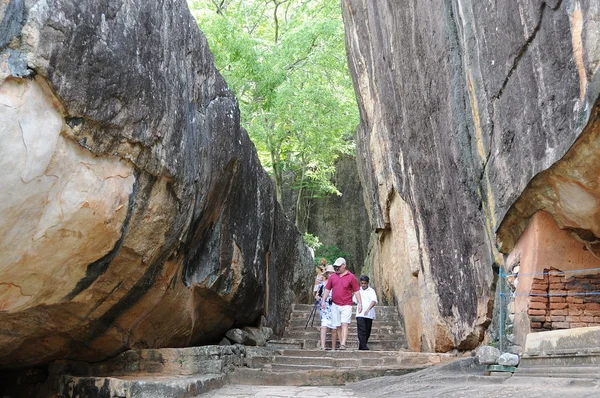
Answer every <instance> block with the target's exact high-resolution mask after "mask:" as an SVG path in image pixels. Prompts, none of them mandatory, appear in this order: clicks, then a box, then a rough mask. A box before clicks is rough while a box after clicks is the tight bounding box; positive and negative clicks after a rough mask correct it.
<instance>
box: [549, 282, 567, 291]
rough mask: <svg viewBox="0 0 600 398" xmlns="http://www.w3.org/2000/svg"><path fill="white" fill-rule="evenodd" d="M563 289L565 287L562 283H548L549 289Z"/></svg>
mask: <svg viewBox="0 0 600 398" xmlns="http://www.w3.org/2000/svg"><path fill="white" fill-rule="evenodd" d="M564 289H565V284H564V283H551V284H550V290H564Z"/></svg>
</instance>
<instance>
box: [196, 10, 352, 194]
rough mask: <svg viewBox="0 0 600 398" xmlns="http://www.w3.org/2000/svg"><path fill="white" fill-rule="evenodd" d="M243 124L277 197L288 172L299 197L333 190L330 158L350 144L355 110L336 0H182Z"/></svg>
mask: <svg viewBox="0 0 600 398" xmlns="http://www.w3.org/2000/svg"><path fill="white" fill-rule="evenodd" d="M188 4H189V6H190V10H191V11H192V13H193V14H194V16H195V17H196V19H197V21H198V24H199V26H200V29H201V30H202V31H203V32H204V33H205V34H206V36H207V38H208V41H209V45H210V47H211V51H212V52H213V54H214V56H215V63H216V65H217V67H218V68H219V70H220V71H221V73H222V74H223V76H224V78H225V80H226V81H227V83H228V85H229V87H230V88H231V89H232V90H233V91H234V92H235V94H236V96H237V98H238V100H239V102H240V110H241V115H242V124H243V126H244V127H245V128H246V130H247V131H248V133H249V135H250V138H251V139H252V140H253V142H254V144H255V145H256V147H257V150H258V152H259V157H260V159H261V162H262V164H263V166H264V167H265V168H266V169H267V170H268V171H269V172H270V173H271V175H272V176H273V177H274V179H275V183H276V186H277V190H278V191H277V193H278V199H279V200H280V201H281V187H282V184H283V176H284V175H289V173H293V175H294V176H295V180H294V186H293V188H294V189H297V190H298V191H299V193H298V194H299V196H300V197H302V198H304V197H316V196H327V195H330V194H333V193H338V194H339V192H338V191H337V189H336V188H335V187H334V186H333V184H332V183H331V176H332V173H333V171H334V162H335V159H336V158H337V157H338V156H339V155H340V154H343V153H352V152H353V151H354V141H353V131H354V128H355V127H356V125H357V124H358V109H357V105H356V98H355V95H354V91H353V88H352V82H351V79H350V75H349V72H348V68H347V64H346V56H345V44H344V30H343V24H342V19H341V9H340V4H339V1H337V0H188Z"/></svg>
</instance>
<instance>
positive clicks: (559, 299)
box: [550, 297, 567, 303]
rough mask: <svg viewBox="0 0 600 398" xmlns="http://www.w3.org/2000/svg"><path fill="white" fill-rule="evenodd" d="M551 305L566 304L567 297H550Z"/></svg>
mask: <svg viewBox="0 0 600 398" xmlns="http://www.w3.org/2000/svg"><path fill="white" fill-rule="evenodd" d="M550 302H551V303H566V302H567V297H550Z"/></svg>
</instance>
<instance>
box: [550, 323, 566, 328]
mask: <svg viewBox="0 0 600 398" xmlns="http://www.w3.org/2000/svg"><path fill="white" fill-rule="evenodd" d="M568 328H569V323H568V322H553V323H552V329H568Z"/></svg>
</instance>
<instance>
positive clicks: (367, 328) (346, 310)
mask: <svg viewBox="0 0 600 398" xmlns="http://www.w3.org/2000/svg"><path fill="white" fill-rule="evenodd" d="M319 271H321V272H319ZM317 273H318V276H317V280H316V281H315V299H317V300H320V302H321V334H320V340H321V341H320V348H321V349H322V350H324V349H325V339H326V335H327V330H328V329H329V330H330V332H331V349H332V350H335V349H336V347H337V339H338V337H339V340H340V345H339V349H340V350H345V349H346V340H347V338H348V327H349V325H350V322H351V320H352V306H353V304H354V303H357V309H356V320H357V331H358V336H359V350H368V349H369V348H368V346H367V342H368V339H369V336H370V334H371V326H372V323H373V319H374V318H375V310H374V306H375V305H376V304H377V296H376V294H375V291H374V290H373V289H372V288H370V287H369V278H368V277H367V276H365V275H363V276H361V277H360V286H359V283H358V280H357V279H356V276H354V274H352V273H351V272H350V271H348V270H347V269H346V260H345V259H344V258H342V257H340V258H338V259H337V260H335V262H334V263H333V265H326V261H325V262H323V260H321V265H320V267H318V268H317ZM338 330H339V333H338Z"/></svg>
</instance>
